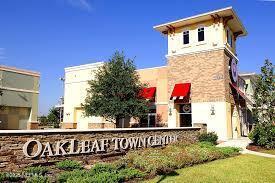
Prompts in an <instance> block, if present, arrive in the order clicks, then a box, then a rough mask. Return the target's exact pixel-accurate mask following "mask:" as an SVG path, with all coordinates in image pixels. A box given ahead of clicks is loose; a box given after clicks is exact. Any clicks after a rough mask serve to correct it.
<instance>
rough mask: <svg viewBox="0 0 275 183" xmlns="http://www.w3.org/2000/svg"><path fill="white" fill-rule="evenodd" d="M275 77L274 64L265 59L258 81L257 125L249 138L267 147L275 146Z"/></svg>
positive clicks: (256, 95) (255, 109)
mask: <svg viewBox="0 0 275 183" xmlns="http://www.w3.org/2000/svg"><path fill="white" fill-rule="evenodd" d="M274 79H275V78H274V65H273V64H272V63H271V62H270V61H269V60H265V65H264V66H263V67H262V68H261V74H260V75H259V76H258V79H257V81H256V88H255V91H254V92H255V93H254V101H255V106H254V108H253V117H254V121H255V123H256V126H255V128H254V129H253V131H252V132H250V133H249V138H250V139H251V140H252V141H253V142H254V143H255V144H257V145H260V146H264V147H266V148H275V113H274V108H275V93H274V89H275V81H274Z"/></svg>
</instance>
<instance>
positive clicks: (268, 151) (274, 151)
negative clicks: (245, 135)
mask: <svg viewBox="0 0 275 183" xmlns="http://www.w3.org/2000/svg"><path fill="white" fill-rule="evenodd" d="M260 152H262V153H267V154H273V155H275V149H268V150H267V149H265V150H261V151H260Z"/></svg>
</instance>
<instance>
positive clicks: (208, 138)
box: [199, 132, 218, 144]
mask: <svg viewBox="0 0 275 183" xmlns="http://www.w3.org/2000/svg"><path fill="white" fill-rule="evenodd" d="M217 140H218V135H217V134H216V133H215V132H209V133H206V132H204V133H202V134H200V135H199V141H200V142H211V143H213V144H217Z"/></svg>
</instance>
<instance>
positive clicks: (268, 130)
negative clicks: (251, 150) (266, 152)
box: [248, 124, 275, 149]
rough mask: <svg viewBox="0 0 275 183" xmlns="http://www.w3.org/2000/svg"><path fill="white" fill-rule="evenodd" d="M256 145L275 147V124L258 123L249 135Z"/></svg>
mask: <svg viewBox="0 0 275 183" xmlns="http://www.w3.org/2000/svg"><path fill="white" fill-rule="evenodd" d="M248 137H249V139H250V140H252V141H253V142H254V143H255V144H256V145H259V146H263V147H266V148H271V149H274V148H275V125H273V124H267V125H263V124H257V125H256V127H255V128H254V130H253V131H252V132H250V133H249V135H248Z"/></svg>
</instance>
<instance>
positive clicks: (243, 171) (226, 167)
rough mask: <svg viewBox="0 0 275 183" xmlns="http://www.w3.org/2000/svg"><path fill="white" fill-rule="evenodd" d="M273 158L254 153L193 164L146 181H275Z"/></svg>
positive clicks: (203, 182)
mask: <svg viewBox="0 0 275 183" xmlns="http://www.w3.org/2000/svg"><path fill="white" fill-rule="evenodd" d="M274 170H275V159H272V158H265V157H259V156H254V155H240V156H236V157H232V158H227V159H222V160H216V161H213V162H209V163H205V164H201V165H195V166H193V167H188V168H183V169H179V170H177V171H176V173H175V174H174V175H171V176H170V175H168V176H158V177H156V178H155V179H152V180H150V181H147V182H148V183H155V182H156V183H157V182H179V183H182V182H188V183H189V182H201V183H205V182H249V183H251V182H255V183H259V182H265V183H267V182H275V173H274Z"/></svg>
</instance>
